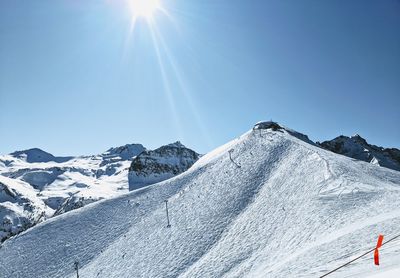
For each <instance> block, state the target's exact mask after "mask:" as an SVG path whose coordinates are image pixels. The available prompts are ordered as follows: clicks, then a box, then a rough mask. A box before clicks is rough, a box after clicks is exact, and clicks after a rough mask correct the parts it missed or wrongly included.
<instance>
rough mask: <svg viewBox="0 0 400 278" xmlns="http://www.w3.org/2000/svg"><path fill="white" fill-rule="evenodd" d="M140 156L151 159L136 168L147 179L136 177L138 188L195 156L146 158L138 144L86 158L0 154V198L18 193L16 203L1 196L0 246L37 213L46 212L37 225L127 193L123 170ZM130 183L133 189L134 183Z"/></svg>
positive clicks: (35, 152) (34, 152)
mask: <svg viewBox="0 0 400 278" xmlns="http://www.w3.org/2000/svg"><path fill="white" fill-rule="evenodd" d="M159 149H161V150H165V149H166V150H167V151H168V150H170V149H177V151H176V153H178V154H180V153H185V152H188V153H194V154H196V153H195V152H193V151H192V150H190V149H186V148H185V147H184V146H183V145H182V144H181V143H179V142H177V143H173V144H170V145H167V146H163V147H161V148H159ZM181 149H182V150H184V151H182V150H181ZM149 152H150V155H149ZM141 153H147V154H148V155H147V156H146V158H147V159H149V160H153V161H154V163H152V165H145V164H143V165H142V168H141V170H142V172H145V173H146V174H147V175H146V176H144V175H141V176H140V184H141V186H143V184H144V185H148V184H152V183H155V182H159V181H161V180H165V179H168V178H170V177H173V176H175V175H176V174H177V172H176V170H175V169H178V170H180V172H183V171H184V170H186V169H187V168H189V167H190V166H191V165H192V164H193V163H194V162H195V161H196V160H197V157H196V159H192V160H191V161H190V164H189V163H188V161H187V160H185V159H184V157H183V156H182V155H181V156H182V158H181V159H177V158H176V157H174V155H173V154H172V155H171V154H168V153H167V154H163V153H157V152H156V154H157V156H156V157H153V156H152V155H151V154H152V153H154V151H147V150H146V149H145V147H144V146H143V145H141V144H127V145H124V146H121V147H115V148H110V149H109V150H107V151H106V152H104V153H102V154H100V155H92V156H79V157H55V156H53V155H52V154H50V153H47V152H45V151H43V150H40V149H37V148H35V149H29V150H24V151H17V152H14V153H12V154H9V155H4V156H0V176H4V177H7V178H9V179H7V180H5V182H4V183H3V185H2V186H1V189H2V190H1V191H0V194H2V195H7V196H8V195H9V194H6V193H5V192H6V191H7V192H8V193H9V191H10V190H14V189H15V188H16V187H19V189H20V190H19V189H18V190H17V189H16V190H17V192H19V193H18V198H17V199H15V198H11V197H10V196H8V197H7V198H8V199H10V200H11V199H12V200H11V201H10V200H7V201H8V203H6V200H5V199H4V200H3V199H2V198H1V197H0V208H2V210H1V211H0V242H1V241H3V240H5V239H7V238H8V237H10V236H12V235H14V234H15V233H18V232H21V231H23V230H25V229H27V228H28V227H30V226H33V225H35V224H36V223H37V222H38V221H37V219H39V217H38V216H37V214H39V215H42V213H43V212H44V211H46V213H43V215H42V217H40V221H42V220H46V219H47V218H49V217H52V216H53V215H59V214H61V213H64V212H66V211H69V210H72V209H76V208H80V207H82V206H85V205H87V204H90V203H92V202H96V201H98V200H101V199H106V198H111V197H113V196H117V195H119V194H121V193H126V192H128V169H129V167H130V165H131V162H132V159H134V158H135V157H136V156H138V155H140V154H141ZM196 155H197V154H196ZM167 156H168V157H167ZM197 156H198V155H197ZM174 158H175V160H174ZM161 162H162V163H163V164H162V166H163V167H162V168H161V169H159V168H157V166H159V164H160V163H161ZM149 166H152V167H149ZM168 167H169V168H168ZM169 169H172V170H174V171H175V172H173V171H168V170H169ZM156 171H157V172H156ZM180 172H179V173H180ZM13 180H14V181H15V182H14V181H13ZM136 182H137V183H139V181H136ZM131 183H132V186H137V185H136V183H135V182H132V181H131ZM13 185H14V186H13ZM27 189H29V190H27ZM2 192H3V193H2ZM24 193H27V194H26V195H24ZM28 193H29V194H28ZM31 196H33V197H34V198H33V197H32V198H31ZM36 199H40V201H41V205H40V206H35V207H37V208H38V209H37V210H35V213H32V212H31V211H30V210H29V209H27V208H29V206H30V205H34V204H38V202H37V200H36ZM21 200H23V201H21ZM42 205H43V206H44V208H42ZM49 212H52V213H49ZM10 222H11V224H10Z"/></svg>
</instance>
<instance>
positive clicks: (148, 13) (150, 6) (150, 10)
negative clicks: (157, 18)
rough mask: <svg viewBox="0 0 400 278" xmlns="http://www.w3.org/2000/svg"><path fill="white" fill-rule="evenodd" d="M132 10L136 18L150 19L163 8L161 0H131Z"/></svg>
mask: <svg viewBox="0 0 400 278" xmlns="http://www.w3.org/2000/svg"><path fill="white" fill-rule="evenodd" d="M130 6H131V10H132V12H133V15H134V17H135V18H139V17H143V18H145V19H146V20H150V19H152V17H153V14H154V13H155V12H156V11H157V10H160V9H161V3H160V0H130Z"/></svg>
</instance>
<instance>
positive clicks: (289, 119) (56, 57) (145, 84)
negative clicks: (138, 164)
mask: <svg viewBox="0 0 400 278" xmlns="http://www.w3.org/2000/svg"><path fill="white" fill-rule="evenodd" d="M124 1H125V0H120V1H118V0H115V1H111V0H88V1H78V0H68V1H66V0H65V1H63V0H58V1H54V0H40V1H22V0H18V1H4V0H3V1H0V134H1V144H0V153H9V152H12V151H14V150H18V149H27V148H31V147H40V148H42V149H44V150H47V151H49V152H51V153H53V154H56V155H70V154H71V155H77V154H94V153H100V152H102V151H104V150H106V149H108V148H109V147H111V146H118V145H122V144H126V143H134V142H140V143H142V144H144V145H145V146H147V147H150V148H154V147H158V146H160V145H163V144H166V143H169V142H173V141H176V140H181V141H182V142H183V143H184V144H185V145H187V146H188V147H191V148H194V149H195V150H197V151H199V152H202V153H205V152H207V151H209V150H211V149H212V148H214V147H217V146H219V145H221V144H223V143H225V142H227V141H229V140H231V139H233V138H235V137H236V136H238V135H240V134H242V133H243V132H245V131H247V130H248V129H250V128H251V127H252V125H253V124H254V123H255V122H257V121H259V120H262V119H267V120H270V119H273V120H275V121H278V122H280V123H282V124H284V125H286V126H289V127H291V128H293V129H296V130H298V131H300V132H303V133H306V134H308V135H309V136H310V138H311V139H313V140H325V139H332V138H333V137H336V136H337V135H340V134H345V135H352V134H355V133H359V134H360V135H362V136H363V137H365V138H366V139H367V140H368V141H370V142H371V143H374V144H377V145H383V146H388V147H389V146H390V147H397V148H399V147H400V125H399V120H400V109H399V106H400V28H399V26H400V1H396V0H383V1H377V0H376V1H367V0H360V1H357V0H353V1H344V0H337V1H317V0H313V1H311V0H303V1H297V0H292V1H289V0H287V1H282V0H276V1H266V0H251V1H244V0H242V1H239V0H202V1H195V0H164V1H163V0H161V2H162V5H163V8H164V9H165V10H166V11H167V12H168V15H166V14H165V13H163V12H160V11H158V12H156V13H155V14H154V17H153V23H151V24H149V23H148V22H146V21H145V20H144V19H139V20H138V21H137V23H136V25H135V27H134V29H133V30H132V29H131V22H132V11H131V9H129V8H128V5H126V3H125V2H124Z"/></svg>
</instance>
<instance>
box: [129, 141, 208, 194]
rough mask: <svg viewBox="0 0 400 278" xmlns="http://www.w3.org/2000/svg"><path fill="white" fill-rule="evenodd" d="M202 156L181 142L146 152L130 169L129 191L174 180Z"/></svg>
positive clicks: (138, 157) (133, 162) (137, 158)
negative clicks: (170, 179)
mask: <svg viewBox="0 0 400 278" xmlns="http://www.w3.org/2000/svg"><path fill="white" fill-rule="evenodd" d="M199 157H200V155H199V154H198V153H196V152H195V151H193V150H191V149H188V148H186V147H185V146H184V145H182V144H181V143H180V142H175V143H172V144H169V145H166V146H162V147H160V148H158V149H156V150H153V151H152V150H146V151H143V152H142V153H141V154H139V155H138V156H136V157H135V158H134V159H133V161H132V163H131V167H130V168H129V189H130V190H135V189H138V188H141V187H143V186H146V185H149V184H153V183H157V182H160V181H163V180H166V179H169V178H172V177H174V176H176V175H178V174H180V173H183V172H185V171H186V170H187V169H189V168H190V167H191V166H192V165H193V164H194V163H195V162H196V161H197V160H198V159H199Z"/></svg>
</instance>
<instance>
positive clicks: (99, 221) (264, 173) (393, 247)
mask: <svg viewBox="0 0 400 278" xmlns="http://www.w3.org/2000/svg"><path fill="white" fill-rule="evenodd" d="M229 153H231V157H232V160H233V161H232V160H231V159H230V155H229ZM164 200H168V201H169V202H168V205H169V213H170V219H171V225H172V226H171V228H167V227H166V224H167V223H166V216H165V203H164ZM379 233H382V234H384V235H385V239H389V238H390V237H392V236H394V235H397V234H400V173H399V172H396V171H393V170H389V169H385V168H381V167H378V166H375V165H371V164H368V163H365V162H360V161H355V160H352V159H350V158H347V157H344V156H341V155H337V154H334V153H331V152H328V151H325V150H323V149H320V148H318V147H316V146H313V145H312V144H309V143H307V142H304V141H302V140H300V139H297V138H296V137H294V136H292V135H290V134H289V133H288V132H287V131H285V130H282V131H279V130H278V131H272V130H255V131H249V132H248V133H246V134H244V135H243V136H241V137H240V138H238V139H235V140H233V141H232V142H230V143H228V144H226V145H224V146H222V147H220V148H218V149H216V150H215V151H213V152H211V153H209V154H208V155H205V156H204V157H202V158H201V159H200V160H199V161H198V162H197V163H196V164H195V165H194V166H193V167H192V168H191V169H190V170H189V171H187V172H185V173H183V174H181V175H179V176H177V177H175V178H173V179H170V180H168V181H165V182H161V183H158V184H155V185H153V186H149V187H146V188H143V189H139V190H137V191H133V192H131V193H129V194H126V195H123V196H121V197H117V198H114V199H110V200H104V201H100V202H97V203H94V204H91V205H88V206H86V207H84V208H82V209H79V210H75V211H71V212H69V213H66V214H63V215H61V216H58V217H55V218H53V219H51V220H49V221H47V222H45V223H43V224H40V225H38V226H36V227H34V228H32V229H30V230H28V231H27V232H25V233H22V234H20V235H19V236H18V237H15V238H12V239H10V240H8V241H6V242H5V244H4V245H3V246H2V248H1V249H0V277H24V278H27V277H35V278H36V277H52V278H53V277H76V274H75V272H74V261H79V264H80V271H79V274H80V277H81V278H85V277H91V278H92V277H106V278H108V277H110V278H111V277H118V278H119V277H318V276H320V275H322V274H324V273H326V272H327V271H329V270H331V269H333V268H335V267H337V266H339V265H340V264H343V263H345V262H347V261H349V260H351V259H352V258H354V257H356V256H357V255H359V254H361V253H363V252H365V251H366V250H368V249H370V248H372V247H374V245H375V243H376V239H377V237H378V234H379ZM380 255H381V266H379V267H376V266H374V265H373V259H372V254H371V255H369V256H366V257H365V258H363V259H361V260H359V261H357V262H355V263H354V264H351V265H350V266H348V267H346V268H343V269H341V270H340V271H338V272H337V273H335V274H332V275H331V276H330V277H367V276H372V275H379V276H378V277H385V275H384V274H385V273H389V275H390V273H393V271H394V270H393V269H395V268H396V266H397V267H398V265H399V264H400V243H399V241H394V242H393V244H388V245H387V246H383V247H382V249H381V252H380ZM388 277H389V276H388Z"/></svg>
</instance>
